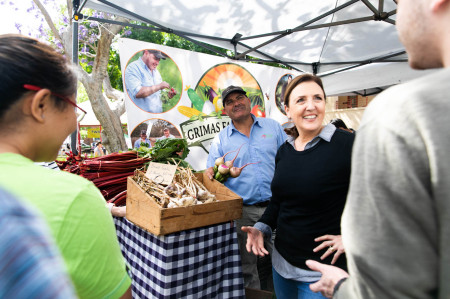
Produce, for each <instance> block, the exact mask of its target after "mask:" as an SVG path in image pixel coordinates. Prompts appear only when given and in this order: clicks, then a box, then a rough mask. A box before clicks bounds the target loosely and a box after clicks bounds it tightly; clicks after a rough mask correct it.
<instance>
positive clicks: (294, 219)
mask: <svg viewBox="0 0 450 299" xmlns="http://www.w3.org/2000/svg"><path fill="white" fill-rule="evenodd" d="M354 137H355V136H354V134H352V133H349V132H346V131H343V130H336V131H335V133H334V134H333V136H332V138H331V140H330V142H327V141H325V140H323V139H320V141H319V142H318V143H317V144H316V145H315V146H313V147H312V148H310V149H307V150H304V151H296V150H295V149H294V148H293V146H292V145H291V144H289V143H288V142H286V143H284V144H283V145H282V146H281V147H280V148H279V149H278V153H277V155H276V158H275V163H276V164H275V174H274V178H273V181H272V185H271V189H272V199H271V202H270V204H269V206H268V207H267V209H266V211H265V213H264V215H263V216H262V217H261V219H260V220H259V221H260V222H263V223H265V224H267V225H269V226H270V227H271V228H272V230H274V229H276V237H275V247H276V249H277V250H278V252H279V253H280V254H281V255H282V256H283V258H284V259H285V260H287V261H288V262H289V263H290V264H292V265H294V266H296V267H299V268H302V269H307V270H309V268H308V267H307V266H306V264H305V261H306V260H308V259H313V260H316V261H319V262H323V263H327V264H330V263H331V260H332V257H333V255H334V253H333V254H332V255H331V256H329V257H328V258H326V259H325V260H323V261H322V260H320V256H321V255H323V254H324V252H325V249H324V250H321V251H319V252H317V253H314V252H313V249H314V248H315V247H317V246H318V245H320V244H321V242H315V241H314V239H315V238H317V237H320V236H323V235H326V234H330V235H340V234H341V227H340V221H341V216H342V212H343V209H344V205H345V200H346V196H347V192H348V187H349V183H350V166H351V151H352V145H353V140H354ZM335 265H336V266H338V267H340V268H343V269H346V259H345V256H344V255H341V256H340V257H339V259H338V260H337V262H336V264H335Z"/></svg>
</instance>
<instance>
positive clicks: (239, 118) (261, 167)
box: [205, 86, 286, 289]
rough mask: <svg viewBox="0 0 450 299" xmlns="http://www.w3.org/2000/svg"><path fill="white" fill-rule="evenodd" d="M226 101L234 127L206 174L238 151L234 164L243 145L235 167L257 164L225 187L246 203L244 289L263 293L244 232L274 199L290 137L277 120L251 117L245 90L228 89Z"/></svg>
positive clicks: (214, 151)
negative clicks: (282, 150)
mask: <svg viewBox="0 0 450 299" xmlns="http://www.w3.org/2000/svg"><path fill="white" fill-rule="evenodd" d="M222 99H223V105H224V109H225V112H226V113H227V115H228V116H229V117H230V118H231V123H230V124H229V125H228V126H227V127H226V128H224V129H223V130H222V131H221V132H220V133H219V134H218V135H217V136H216V137H215V138H214V141H213V142H212V144H211V148H210V151H209V156H208V161H207V167H208V169H207V170H206V171H205V172H206V174H207V175H208V176H209V177H210V178H212V177H213V174H214V171H213V167H214V163H215V160H216V159H217V158H219V157H222V156H223V155H224V154H225V153H227V152H230V151H236V152H235V153H230V155H228V156H227V160H232V159H233V158H234V156H235V155H236V154H237V150H238V149H239V147H240V146H241V145H242V148H241V149H240V151H239V154H238V155H237V157H236V160H235V161H234V166H239V167H240V166H243V165H244V164H246V163H257V164H254V165H249V166H248V167H246V168H245V169H243V171H242V172H241V175H240V176H239V177H237V178H231V177H230V178H229V179H228V180H227V181H226V182H225V186H227V187H228V188H229V189H231V190H232V191H233V192H235V193H236V194H238V195H239V196H241V197H242V198H243V201H244V207H243V211H242V218H241V219H238V220H236V229H237V234H238V239H239V249H240V253H241V259H242V271H243V273H244V286H245V287H249V288H254V289H260V282H259V276H258V269H257V262H258V257H257V256H255V255H254V254H252V253H248V252H247V250H246V248H245V246H246V243H247V234H246V233H244V232H242V231H241V227H242V226H247V225H251V226H253V225H254V224H255V223H256V221H258V220H259V218H260V217H261V216H262V214H263V213H264V211H265V209H266V207H267V205H268V203H269V200H270V198H271V196H272V192H271V190H270V183H271V182H272V178H273V173H274V170H275V155H276V153H277V150H278V148H279V147H280V146H281V144H283V142H284V141H285V140H286V133H284V131H283V128H282V127H281V126H280V124H279V123H278V122H276V121H275V120H273V119H266V118H259V117H258V118H257V117H255V116H253V115H252V114H251V113H250V112H251V102H250V99H249V98H248V97H247V95H246V92H245V91H244V90H243V89H242V88H241V87H237V86H229V87H227V88H226V89H225V90H224V91H223V92H222ZM230 156H231V157H230ZM265 242H266V246H267V248H269V249H271V248H272V244H271V240H265Z"/></svg>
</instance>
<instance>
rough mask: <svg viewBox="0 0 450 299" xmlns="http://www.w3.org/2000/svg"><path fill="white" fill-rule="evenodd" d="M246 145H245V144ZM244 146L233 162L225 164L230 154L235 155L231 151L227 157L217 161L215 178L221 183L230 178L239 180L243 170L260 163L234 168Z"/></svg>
mask: <svg viewBox="0 0 450 299" xmlns="http://www.w3.org/2000/svg"><path fill="white" fill-rule="evenodd" d="M244 144H245V143H244ZM244 144H242V145H241V146H240V147H239V149H238V150H237V153H236V156H235V157H234V158H233V160H230V161H226V162H225V157H226V156H227V155H228V154H229V153H233V152H235V151H236V150H234V151H230V152H228V153H226V154H225V155H223V156H222V157H219V158H217V159H216V161H215V163H214V164H215V165H214V168H213V170H214V178H215V179H216V180H217V181H219V182H221V183H224V182H225V181H226V180H227V179H228V178H229V177H232V178H237V177H238V176H240V175H241V172H242V170H243V169H244V168H245V167H247V166H248V165H250V164H257V163H259V162H254V163H247V164H245V165H244V166H241V167H235V166H234V161H235V160H236V158H237V157H238V155H239V151H240V150H241V148H242V146H243V145H244Z"/></svg>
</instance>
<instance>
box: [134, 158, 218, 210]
mask: <svg viewBox="0 0 450 299" xmlns="http://www.w3.org/2000/svg"><path fill="white" fill-rule="evenodd" d="M133 180H134V181H135V182H136V183H137V184H138V185H139V186H140V187H141V188H142V189H143V190H145V192H146V193H148V194H149V195H150V197H152V198H153V199H154V200H155V202H156V203H157V204H159V205H160V206H161V207H162V208H176V207H186V206H191V205H196V204H203V203H210V202H214V201H217V199H216V197H215V195H214V194H212V193H211V192H209V191H208V189H206V187H205V186H204V185H203V184H202V183H201V182H200V181H199V180H197V178H196V177H195V176H194V174H193V173H192V170H191V169H190V168H184V167H180V166H178V167H177V173H176V174H175V176H174V179H173V181H172V183H171V184H170V185H167V186H163V185H161V184H158V183H156V182H154V181H152V180H151V179H150V178H148V177H147V176H145V174H144V173H143V172H141V171H136V172H135V174H134V177H133Z"/></svg>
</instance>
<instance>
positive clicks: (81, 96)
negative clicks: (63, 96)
mask: <svg viewBox="0 0 450 299" xmlns="http://www.w3.org/2000/svg"><path fill="white" fill-rule="evenodd" d="M86 101H89V97H88V95H87V93H86V89H84V86H83V84H81V83H80V84H78V89H77V103H83V102H86Z"/></svg>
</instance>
